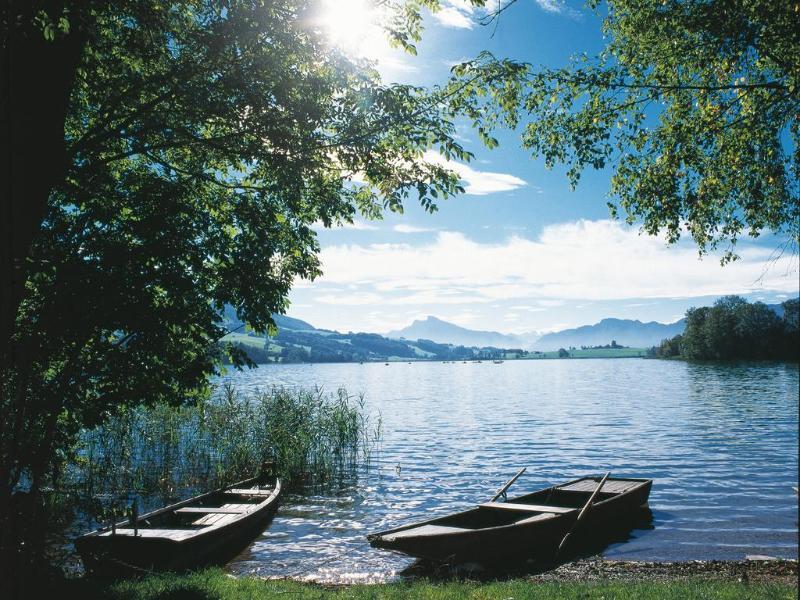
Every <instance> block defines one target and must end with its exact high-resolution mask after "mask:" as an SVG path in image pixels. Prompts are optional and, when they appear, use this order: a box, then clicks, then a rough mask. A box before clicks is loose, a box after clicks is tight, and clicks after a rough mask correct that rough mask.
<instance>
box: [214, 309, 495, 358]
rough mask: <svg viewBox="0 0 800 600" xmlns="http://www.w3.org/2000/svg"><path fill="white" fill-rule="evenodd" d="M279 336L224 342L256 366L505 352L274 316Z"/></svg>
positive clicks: (231, 319)
mask: <svg viewBox="0 0 800 600" xmlns="http://www.w3.org/2000/svg"><path fill="white" fill-rule="evenodd" d="M272 318H273V320H274V321H275V324H276V325H277V326H278V332H277V334H276V335H275V336H273V337H270V338H266V337H264V336H261V335H258V334H256V333H254V332H252V331H245V330H244V329H243V328H240V330H239V331H234V332H232V333H230V334H228V335H226V336H225V337H224V338H223V340H222V341H224V342H228V343H231V344H233V345H234V346H237V347H239V348H241V349H242V350H244V351H245V353H246V354H247V355H248V356H249V357H250V359H251V360H252V361H253V362H257V363H267V362H363V361H386V360H419V359H426V358H427V359H438V360H467V359H470V360H471V359H473V358H475V357H480V358H502V357H503V356H504V353H503V352H502V351H501V350H497V349H494V350H491V349H486V350H479V349H477V348H465V347H463V346H454V345H450V344H437V343H436V342H433V341H431V340H416V341H408V340H398V339H389V338H386V337H384V336H382V335H378V334H377V333H353V332H350V333H339V332H338V331H330V330H327V329H317V328H316V327H314V326H313V325H311V324H310V323H307V322H306V321H301V320H300V319H295V318H292V317H287V316H285V315H278V314H273V315H272ZM225 322H226V325H227V326H228V327H229V328H231V329H233V328H234V327H235V326H238V325H241V321H240V320H239V319H238V318H237V317H236V314H235V312H234V311H233V309H230V308H229V309H227V310H226V312H225Z"/></svg>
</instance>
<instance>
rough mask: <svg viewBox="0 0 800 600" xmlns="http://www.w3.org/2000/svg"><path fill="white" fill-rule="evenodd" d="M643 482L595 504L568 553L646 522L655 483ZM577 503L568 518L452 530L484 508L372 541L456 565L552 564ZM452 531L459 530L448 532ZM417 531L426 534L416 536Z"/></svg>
mask: <svg viewBox="0 0 800 600" xmlns="http://www.w3.org/2000/svg"><path fill="white" fill-rule="evenodd" d="M576 481H579V480H576ZM640 481H641V484H640V485H636V486H635V487H634V488H632V489H630V490H629V491H627V492H626V493H621V494H618V495H615V496H614V497H613V498H606V499H605V500H602V501H600V502H597V503H596V504H593V506H592V508H591V510H590V511H589V512H588V513H587V514H586V518H585V519H584V520H583V521H581V523H580V526H579V527H578V528H577V529H576V531H575V532H574V533H573V535H572V536H571V537H570V548H569V549H570V550H571V551H575V550H577V549H580V548H584V547H592V546H596V545H597V544H598V543H602V542H603V541H604V540H608V539H609V538H610V537H613V536H614V535H619V534H620V533H622V532H623V531H624V532H627V531H629V530H630V528H631V527H632V525H633V524H634V523H636V522H637V521H638V520H640V519H641V516H642V509H643V508H644V507H646V506H647V502H648V498H649V495H650V488H651V485H652V482H651V481H649V480H640ZM571 483H574V482H571ZM564 485H565V486H567V485H569V484H564ZM546 491H547V490H542V491H541V492H536V493H533V494H528V495H525V496H520V497H517V498H514V499H509V501H508V504H509V505H513V504H514V503H525V502H526V501H528V502H529V501H530V500H531V499H536V497H537V495H541V494H543V493H544V492H546ZM576 500H578V499H576ZM574 504H575V505H576V506H575V507H574V510H570V511H569V512H565V513H563V514H553V515H551V516H547V514H542V515H541V516H539V518H534V519H526V518H520V519H519V520H518V521H516V522H512V523H508V524H505V525H502V524H501V525H499V526H488V527H476V528H466V529H465V528H463V527H453V528H450V527H447V525H450V524H456V525H458V524H463V523H467V524H469V522H470V521H471V520H480V519H481V515H480V512H479V511H481V510H483V509H481V508H476V509H472V510H469V511H465V512H462V513H456V514H454V515H448V516H447V517H442V518H440V519H434V520H431V521H425V522H423V523H416V524H412V525H407V526H405V527H401V528H397V529H393V530H389V531H386V532H381V533H377V534H373V535H370V536H368V539H369V541H370V544H371V545H372V546H373V547H376V548H382V549H386V550H393V551H396V552H401V553H403V554H408V555H409V556H414V557H417V558H424V559H427V560H432V561H436V562H444V563H451V564H455V563H467V562H480V563H495V562H499V561H509V560H510V559H534V560H547V559H551V558H553V557H554V556H555V555H556V552H557V549H558V546H559V544H560V543H561V540H563V539H564V536H565V535H566V534H567V532H569V531H570V530H571V529H572V527H573V525H574V524H575V521H576V520H577V517H578V514H579V512H580V510H579V502H577V501H576V502H574ZM484 518H485V517H484ZM526 521H527V522H526ZM442 525H444V527H442ZM421 528H422V529H421ZM448 529H454V530H453V531H448ZM415 530H416V531H420V533H421V534H420V535H414V531H415ZM437 530H441V533H437Z"/></svg>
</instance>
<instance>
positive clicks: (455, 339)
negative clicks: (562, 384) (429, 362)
mask: <svg viewBox="0 0 800 600" xmlns="http://www.w3.org/2000/svg"><path fill="white" fill-rule="evenodd" d="M386 337H389V338H393V339H406V340H419V339H425V340H432V341H434V342H438V343H440V344H456V345H461V346H476V347H478V348H482V347H485V346H492V347H494V348H530V347H531V345H532V343H533V342H534V341H536V339H537V338H538V337H539V336H538V335H537V334H535V333H532V334H522V335H510V334H505V333H498V332H497V331H476V330H473V329H466V328H465V327H460V326H458V325H454V324H453V323H448V322H447V321H442V320H441V319H437V318H436V317H432V316H429V317H428V318H426V319H424V320H421V321H414V322H413V323H411V325H409V326H408V327H405V328H403V329H400V330H398V331H390V332H389V333H387V334H386Z"/></svg>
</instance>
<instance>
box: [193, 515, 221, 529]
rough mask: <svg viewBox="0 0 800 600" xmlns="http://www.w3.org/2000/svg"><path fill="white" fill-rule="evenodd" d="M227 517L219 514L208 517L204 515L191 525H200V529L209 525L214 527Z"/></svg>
mask: <svg viewBox="0 0 800 600" xmlns="http://www.w3.org/2000/svg"><path fill="white" fill-rule="evenodd" d="M227 516H228V515H223V514H220V513H214V514H210V515H204V516H202V517H200V518H199V519H197V520H196V521H192V525H200V526H202V527H208V526H209V525H214V524H215V523H217V522H218V521H220V520H222V519H224V518H226V517H227Z"/></svg>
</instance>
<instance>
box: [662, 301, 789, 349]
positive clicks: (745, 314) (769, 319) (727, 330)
mask: <svg viewBox="0 0 800 600" xmlns="http://www.w3.org/2000/svg"><path fill="white" fill-rule="evenodd" d="M798 304H800V302H798V299H796V298H795V299H792V300H787V301H786V302H784V303H782V304H781V305H780V306H781V309H782V310H777V311H776V310H775V309H774V308H773V307H770V306H767V305H766V304H764V303H762V302H753V303H750V302H748V301H747V300H745V299H744V298H741V297H740V296H725V297H723V298H720V299H719V300H717V301H716V302H715V303H714V305H713V306H703V307H700V308H690V309H689V310H688V311H686V329H685V330H684V332H683V333H682V334H680V335H676V336H675V337H673V338H670V339H665V340H663V341H662V342H661V344H660V345H659V346H653V347H652V348H651V349H650V351H649V354H650V356H655V357H659V358H673V357H680V358H686V359H690V360H738V359H742V360H745V359H755V360H792V361H798V360H800V327H799V326H798V321H799V319H798Z"/></svg>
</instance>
